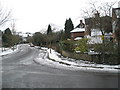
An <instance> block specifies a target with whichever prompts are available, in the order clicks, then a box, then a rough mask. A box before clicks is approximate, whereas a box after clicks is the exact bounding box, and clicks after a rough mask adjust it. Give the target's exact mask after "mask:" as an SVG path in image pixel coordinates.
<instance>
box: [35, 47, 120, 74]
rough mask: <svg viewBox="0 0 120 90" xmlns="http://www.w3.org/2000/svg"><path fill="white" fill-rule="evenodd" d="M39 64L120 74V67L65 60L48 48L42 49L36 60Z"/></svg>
mask: <svg viewBox="0 0 120 90" xmlns="http://www.w3.org/2000/svg"><path fill="white" fill-rule="evenodd" d="M34 61H35V62H37V63H40V64H43V65H44V64H45V65H51V66H52V67H55V68H64V69H70V70H82V71H92V72H110V73H118V72H119V71H120V70H119V67H120V65H103V64H95V63H90V62H87V63H86V61H83V60H79V62H76V60H75V59H71V58H64V57H62V56H61V54H59V53H57V52H56V51H55V50H53V49H51V53H50V49H47V48H41V50H40V53H39V56H38V57H37V58H35V60H34Z"/></svg>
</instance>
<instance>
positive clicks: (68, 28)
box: [65, 18, 74, 39]
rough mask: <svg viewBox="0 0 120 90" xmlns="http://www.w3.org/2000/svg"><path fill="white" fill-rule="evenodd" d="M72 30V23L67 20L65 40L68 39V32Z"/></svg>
mask: <svg viewBox="0 0 120 90" xmlns="http://www.w3.org/2000/svg"><path fill="white" fill-rule="evenodd" d="M73 29H74V25H73V22H72V20H71V18H69V19H68V20H66V22H65V36H66V39H68V38H70V31H71V30H73Z"/></svg>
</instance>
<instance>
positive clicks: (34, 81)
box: [1, 45, 118, 88]
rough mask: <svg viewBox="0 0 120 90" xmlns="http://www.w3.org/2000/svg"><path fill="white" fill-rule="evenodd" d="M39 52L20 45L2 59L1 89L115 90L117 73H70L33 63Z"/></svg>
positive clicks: (69, 71)
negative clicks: (69, 89) (83, 89)
mask: <svg viewBox="0 0 120 90" xmlns="http://www.w3.org/2000/svg"><path fill="white" fill-rule="evenodd" d="M39 53H40V52H39V50H38V49H37V48H34V47H30V46H28V45H21V46H20V47H19V52H17V53H13V54H10V55H6V56H2V71H1V72H2V88H118V74H117V73H102V72H101V73H95V72H84V71H77V70H76V71H73V70H69V69H62V68H56V67H51V66H49V65H46V64H40V63H39V64H38V63H36V62H34V58H36V57H38V55H39Z"/></svg>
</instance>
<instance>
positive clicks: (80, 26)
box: [70, 20, 85, 40]
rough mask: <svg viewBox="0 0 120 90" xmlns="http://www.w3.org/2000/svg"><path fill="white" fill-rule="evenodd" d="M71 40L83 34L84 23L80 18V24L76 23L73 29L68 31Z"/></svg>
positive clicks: (79, 37) (81, 36)
mask: <svg viewBox="0 0 120 90" xmlns="http://www.w3.org/2000/svg"><path fill="white" fill-rule="evenodd" d="M70 34H71V40H79V39H81V38H84V36H85V24H84V23H83V22H82V20H80V24H78V25H77V26H76V27H75V29H73V30H72V31H70Z"/></svg>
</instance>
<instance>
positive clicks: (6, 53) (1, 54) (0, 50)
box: [0, 45, 19, 56]
mask: <svg viewBox="0 0 120 90" xmlns="http://www.w3.org/2000/svg"><path fill="white" fill-rule="evenodd" d="M18 47H19V45H17V46H16V47H15V49H14V50H13V49H12V48H4V51H2V48H0V56H5V55H8V54H11V53H13V52H17V51H18Z"/></svg>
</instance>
